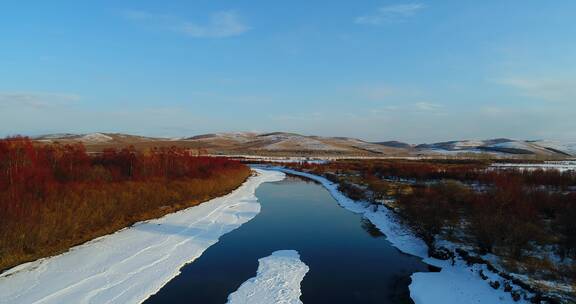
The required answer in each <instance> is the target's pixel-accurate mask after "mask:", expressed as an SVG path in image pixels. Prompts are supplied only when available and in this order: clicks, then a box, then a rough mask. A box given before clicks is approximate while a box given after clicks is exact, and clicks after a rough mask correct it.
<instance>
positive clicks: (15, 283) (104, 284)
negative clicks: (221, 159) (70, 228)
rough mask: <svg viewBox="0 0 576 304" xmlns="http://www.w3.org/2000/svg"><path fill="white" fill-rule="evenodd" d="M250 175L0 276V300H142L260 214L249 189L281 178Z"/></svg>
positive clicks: (275, 174) (268, 173) (272, 174)
mask: <svg viewBox="0 0 576 304" xmlns="http://www.w3.org/2000/svg"><path fill="white" fill-rule="evenodd" d="M256 171H257V173H258V174H257V175H255V176H253V177H250V178H249V179H248V181H246V182H245V183H244V184H243V185H242V186H241V187H239V188H238V189H236V190H235V191H233V192H232V193H230V194H228V195H225V196H222V197H219V198H216V199H213V200H210V201H208V202H205V203H203V204H200V205H198V206H195V207H191V208H188V209H185V210H182V211H179V212H176V213H172V214H169V215H166V216H164V217H162V218H160V219H155V220H150V221H144V222H140V223H137V224H135V225H134V226H132V227H129V228H125V229H123V230H120V231H118V232H116V233H114V234H111V235H107V236H103V237H100V238H97V239H95V240H92V241H90V242H88V243H85V244H83V245H80V246H77V247H74V248H72V249H71V250H70V251H68V252H66V253H64V254H61V255H58V256H54V257H49V258H45V259H40V260H37V261H35V262H31V263H27V264H23V265H20V266H17V267H15V268H13V269H10V270H8V271H6V272H4V273H2V274H0V303H18V304H25V303H58V304H61V303H141V302H143V301H144V300H146V299H147V298H148V297H149V296H150V295H152V294H154V293H156V292H157V291H158V290H160V288H162V286H164V285H165V284H166V283H167V282H168V281H170V280H171V279H172V278H174V277H175V276H177V275H178V274H179V273H180V269H181V268H182V266H184V265H185V264H187V263H190V262H192V261H194V260H195V259H196V258H198V257H199V256H200V255H202V253H203V252H204V251H205V250H206V249H207V248H208V247H210V246H211V245H213V244H215V243H216V242H218V239H219V238H220V237H221V236H222V235H224V234H226V233H228V232H230V231H232V230H234V229H236V228H238V227H240V225H242V224H243V223H246V222H247V221H249V220H251V219H252V218H254V217H255V216H256V215H257V214H258V213H259V212H260V204H259V203H258V201H257V198H256V196H255V191H256V188H258V186H259V185H261V184H262V183H265V182H274V181H280V180H282V179H283V178H284V174H283V173H281V172H277V171H264V170H256Z"/></svg>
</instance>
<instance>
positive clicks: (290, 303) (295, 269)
mask: <svg viewBox="0 0 576 304" xmlns="http://www.w3.org/2000/svg"><path fill="white" fill-rule="evenodd" d="M258 262H259V265H258V272H257V274H256V277H254V278H251V279H249V280H248V281H246V282H244V283H242V285H240V288H238V290H237V291H235V292H233V293H231V294H230V295H229V296H228V304H274V303H283V304H302V301H300V296H301V295H302V292H301V291H300V283H301V282H302V280H303V279H304V276H305V275H306V273H307V272H308V270H309V268H308V266H307V265H306V264H304V263H303V262H302V261H300V255H299V254H298V252H296V251H294V250H279V251H275V252H273V253H272V255H271V256H268V257H265V258H261V259H259V260H258Z"/></svg>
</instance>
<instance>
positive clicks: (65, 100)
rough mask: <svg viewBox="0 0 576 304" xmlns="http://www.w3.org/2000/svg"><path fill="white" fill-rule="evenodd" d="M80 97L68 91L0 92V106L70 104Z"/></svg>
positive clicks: (25, 106)
mask: <svg viewBox="0 0 576 304" xmlns="http://www.w3.org/2000/svg"><path fill="white" fill-rule="evenodd" d="M80 99H81V97H80V96H78V95H76V94H68V93H39V92H0V108H6V107H10V108H32V109H44V108H49V107H57V106H65V105H70V104H73V103H76V102H78V101H79V100H80Z"/></svg>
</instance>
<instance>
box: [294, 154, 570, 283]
mask: <svg viewBox="0 0 576 304" xmlns="http://www.w3.org/2000/svg"><path fill="white" fill-rule="evenodd" d="M292 166H293V167H295V168H296V169H300V170H305V171H312V172H313V173H316V174H320V175H325V176H328V177H329V178H330V179H331V180H333V181H336V182H339V183H340V185H341V186H340V190H342V191H343V192H345V193H347V194H348V193H349V192H350V193H351V194H352V195H353V196H354V197H362V194H360V193H357V192H358V187H354V185H364V186H365V187H366V188H367V190H368V191H365V192H366V193H365V194H364V197H366V196H367V195H368V194H370V195H371V196H372V197H371V199H372V200H373V201H375V202H376V201H378V200H380V199H382V198H385V197H390V196H391V197H393V198H395V203H394V207H395V208H396V210H397V211H398V212H399V213H400V215H401V216H402V218H404V220H405V221H406V223H407V224H408V225H409V226H410V227H411V228H412V229H413V231H414V232H415V233H416V234H417V235H419V236H420V237H421V238H422V239H423V240H424V241H426V242H427V243H428V245H430V247H432V248H433V247H434V245H435V240H436V239H437V236H439V235H441V236H443V237H450V236H451V235H455V234H457V235H458V236H459V238H460V239H459V240H458V241H461V242H465V243H466V244H467V245H473V246H474V247H476V248H477V249H478V251H479V252H480V253H487V252H490V253H496V254H498V255H499V256H501V257H505V258H506V259H508V260H514V261H526V262H529V261H530V260H533V256H531V254H532V253H536V254H538V253H537V252H538V249H539V248H553V249H554V250H555V251H556V253H557V254H558V255H559V256H560V257H561V258H572V259H574V258H576V221H575V220H574V219H576V192H575V186H576V172H573V171H567V172H560V171H557V170H533V171H530V170H513V169H502V170H492V169H489V168H488V166H489V163H486V162H484V161H478V160H470V161H460V160H437V161H430V160H427V161H408V160H371V161H336V162H331V163H328V164H298V165H292ZM348 184H352V185H348ZM342 185H344V186H342ZM351 190H353V191H351ZM455 232H458V233H455ZM462 238H463V239H462ZM565 273H568V272H565ZM560 275H562V276H563V275H564V274H560ZM571 279H572V280H574V279H576V277H571Z"/></svg>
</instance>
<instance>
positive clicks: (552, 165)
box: [490, 161, 576, 172]
mask: <svg viewBox="0 0 576 304" xmlns="http://www.w3.org/2000/svg"><path fill="white" fill-rule="evenodd" d="M490 167H491V168H493V169H518V170H528V171H532V170H558V171H560V172H566V171H576V161H547V162H544V163H543V164H528V163H527V164H517V163H511V164H507V163H496V164H492V165H491V166H490Z"/></svg>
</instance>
